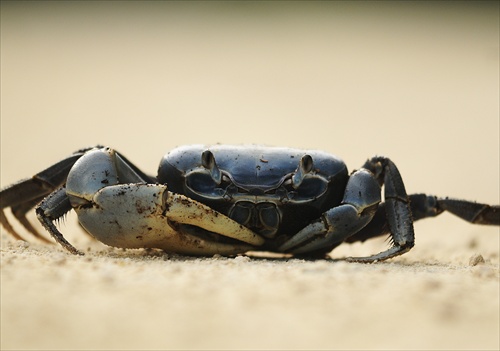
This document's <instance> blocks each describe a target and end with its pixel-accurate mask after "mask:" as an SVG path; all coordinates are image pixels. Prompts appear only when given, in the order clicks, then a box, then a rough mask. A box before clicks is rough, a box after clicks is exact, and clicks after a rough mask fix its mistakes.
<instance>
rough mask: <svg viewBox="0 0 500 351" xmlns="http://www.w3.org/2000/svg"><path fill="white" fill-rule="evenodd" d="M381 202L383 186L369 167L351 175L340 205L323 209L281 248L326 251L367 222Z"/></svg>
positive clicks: (300, 252) (297, 250) (301, 251)
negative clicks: (319, 216)
mask: <svg viewBox="0 0 500 351" xmlns="http://www.w3.org/2000/svg"><path fill="white" fill-rule="evenodd" d="M379 202H380V186H379V185H378V184H377V182H376V180H375V178H374V177H373V175H372V174H371V173H370V172H368V171H367V170H363V169H361V170H359V171H357V172H355V173H353V174H352V175H351V177H350V178H349V181H348V183H347V187H346V191H345V195H344V199H343V201H342V204H341V205H340V206H337V207H334V208H331V209H330V210H328V211H326V212H325V213H323V215H322V216H321V218H320V219H318V220H317V221H315V222H313V223H311V224H310V225H308V226H307V227H305V228H304V229H302V230H301V231H299V232H298V233H297V234H295V235H294V236H293V237H292V238H291V239H290V240H288V241H287V242H285V244H283V245H282V246H281V247H280V248H279V250H280V251H283V252H291V253H293V254H317V253H327V252H329V251H331V250H332V249H333V248H334V247H335V246H338V245H339V244H341V243H342V242H343V241H345V240H346V239H347V238H348V237H350V236H351V235H353V234H355V233H356V232H358V231H359V230H361V229H362V228H363V227H364V226H366V225H367V224H368V223H369V222H370V221H371V219H372V217H373V215H374V213H375V210H376V208H377V205H378V204H379Z"/></svg>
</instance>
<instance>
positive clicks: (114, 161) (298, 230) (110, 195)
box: [0, 145, 500, 263]
mask: <svg viewBox="0 0 500 351" xmlns="http://www.w3.org/2000/svg"><path fill="white" fill-rule="evenodd" d="M382 189H383V192H384V201H382ZM7 207H10V208H11V210H12V213H13V216H14V217H15V218H16V219H17V220H18V221H19V222H20V223H21V224H22V225H23V226H24V227H25V228H26V229H27V230H28V231H29V232H31V233H32V234H33V235H34V236H36V237H38V238H40V239H42V240H45V241H48V240H47V239H45V237H43V236H41V235H40V234H39V233H38V231H37V230H36V229H35V228H34V227H33V226H32V224H31V223H30V222H29V221H28V220H27V218H26V214H27V212H28V211H29V210H31V209H32V208H34V207H36V210H35V211H36V215H37V217H38V219H39V221H40V222H41V224H42V225H43V227H45V229H46V230H47V231H48V232H49V233H50V235H51V236H52V237H53V238H54V239H55V241H56V242H57V243H59V244H60V245H62V246H63V247H64V248H65V249H66V250H68V251H69V252H71V253H73V254H83V253H82V252H81V251H79V250H77V249H76V248H75V247H74V246H73V245H71V244H70V243H69V242H68V241H67V240H66V239H65V238H64V236H63V235H62V233H61V232H60V231H59V230H58V229H57V227H56V226H55V222H56V221H57V220H58V219H59V218H61V217H62V216H64V215H65V214H66V213H67V212H68V211H70V210H71V209H73V210H74V211H75V212H76V213H77V215H78V220H79V223H80V224H81V225H82V227H83V228H84V229H85V230H86V231H87V232H88V233H89V234H91V236H93V237H94V238H95V239H97V240H98V241H100V242H102V243H104V244H106V245H109V246H113V247H119V248H157V249H162V250H165V251H167V252H174V253H178V254H185V255H198V256H211V255H215V254H219V255H226V256H229V255H236V254H240V253H246V252H248V251H268V252H278V253H285V254H292V255H295V256H306V257H312V258H320V257H326V255H327V254H328V253H330V251H332V250H333V249H334V248H335V247H337V246H338V245H340V244H342V243H353V242H357V241H365V240H367V239H370V238H374V237H377V236H381V235H387V234H389V235H390V239H391V246H390V247H389V248H388V249H387V250H385V251H382V252H380V253H377V254H374V255H371V256H367V257H348V258H346V259H347V260H349V261H354V262H365V263H371V262H377V261H383V260H386V259H389V258H392V257H395V256H398V255H401V254H403V253H405V252H407V251H409V250H410V249H411V248H412V247H413V246H414V243H415V234H414V229H413V222H414V221H416V220H419V219H422V218H426V217H434V216H437V215H438V214H440V213H442V212H443V211H449V212H451V213H453V214H455V215H457V216H458V217H461V218H463V219H465V220H466V221H468V222H471V223H476V224H489V225H500V206H490V205H487V204H480V203H475V202H471V201H466V200H457V199H450V198H447V197H445V198H442V197H436V196H432V195H426V194H413V195H407V193H406V190H405V186H404V184H403V180H402V178H401V175H400V173H399V171H398V169H397V167H396V165H395V164H394V163H393V162H392V161H391V160H390V159H389V158H387V157H382V156H375V157H372V158H370V159H368V160H367V161H366V162H365V163H364V165H363V166H362V167H361V168H360V169H358V170H355V171H353V172H351V173H350V174H349V173H348V170H347V167H346V165H345V163H344V162H343V161H342V160H341V159H340V158H338V157H336V156H334V155H331V154H328V153H326V152H322V151H318V150H300V149H293V148H284V147H282V148H279V147H265V146H253V145H252V146H232V145H214V146H204V145H188V146H181V147H178V148H176V149H174V150H172V151H170V152H169V153H167V154H166V155H165V156H164V157H163V159H162V160H161V162H160V165H159V169H158V174H157V176H156V177H154V176H151V175H148V174H146V173H144V172H143V171H141V170H140V169H139V168H138V167H136V166H135V165H134V164H133V163H131V162H130V161H129V160H127V159H126V158H125V157H124V156H123V155H122V154H120V153H119V152H117V151H115V150H114V149H111V148H109V147H103V146H96V147H92V148H84V149H81V150H78V151H76V152H74V153H73V154H71V155H70V156H68V157H66V158H65V159H63V160H61V161H59V162H58V163H56V164H54V165H52V166H50V167H49V168H47V169H45V170H43V171H41V172H40V173H38V174H36V175H34V176H33V177H32V178H28V179H25V180H21V181H19V182H17V183H15V184H13V185H10V186H7V187H6V188H4V189H2V190H1V191H0V223H1V224H2V225H3V227H4V228H5V229H6V230H7V231H8V232H9V233H10V234H11V235H12V236H14V237H15V238H16V239H20V240H22V238H21V236H20V235H19V234H18V233H17V232H16V231H15V230H14V229H13V227H12V226H11V225H10V223H9V222H8V220H7V217H6V216H5V214H4V212H3V209H4V208H7Z"/></svg>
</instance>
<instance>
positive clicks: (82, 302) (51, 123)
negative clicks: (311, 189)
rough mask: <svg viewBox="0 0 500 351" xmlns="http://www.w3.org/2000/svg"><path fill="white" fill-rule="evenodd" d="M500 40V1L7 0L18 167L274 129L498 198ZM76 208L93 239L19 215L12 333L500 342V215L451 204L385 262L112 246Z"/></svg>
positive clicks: (80, 337)
mask: <svg viewBox="0 0 500 351" xmlns="http://www.w3.org/2000/svg"><path fill="white" fill-rule="evenodd" d="M499 40H500V38H499V5H498V3H497V2H487V3H482V2H471V3H462V2H437V3H436V2H422V3H407V2H388V3H385V2H367V3H365V2H354V3H347V2H314V3H301V2H290V3H289V2H272V3H265V2H256V3H253V2H245V3H239V2H238V3H236V2H235V3H218V2H188V3H180V2H106V3H100V2H2V3H1V179H0V185H1V186H2V187H3V186H6V185H8V184H10V183H12V182H14V181H16V180H18V179H20V178H24V177H27V176H30V175H32V174H34V173H36V172H38V171H40V170H41V169H43V168H44V167H46V166H48V165H51V164H52V163H54V162H56V161H57V160H59V159H60V158H62V157H64V156H66V155H68V154H69V153H71V152H72V151H74V150H76V149H79V148H81V147H84V146H89V145H94V144H98V143H99V144H106V145H109V146H112V147H114V148H116V149H118V150H119V151H121V152H122V153H123V154H125V155H126V156H127V157H128V158H129V159H130V160H132V161H133V162H134V163H135V164H137V165H138V166H139V167H140V168H141V169H143V170H145V171H147V172H150V173H154V172H155V171H156V168H157V164H158V162H159V160H160V158H161V156H162V155H163V153H165V152H166V151H168V150H169V149H172V148H174V147H175V146H178V145H182V144H190V143H205V144H210V143H218V142H220V143H258V144H266V145H279V146H291V147H301V148H315V149H322V150H325V151H328V152H331V153H335V154H337V155H339V156H341V157H342V158H343V159H344V160H345V161H346V163H347V164H348V166H349V167H350V169H352V168H356V167H359V166H360V165H361V164H362V163H363V162H364V161H365V159H366V158H368V157H370V156H373V155H375V154H381V155H385V156H389V157H391V158H392V159H393V160H394V161H395V162H396V164H397V165H398V167H399V169H400V171H401V172H402V174H403V177H404V180H405V183H406V187H407V190H408V192H409V193H415V192H427V193H431V194H437V195H449V196H454V197H461V198H466V199H471V200H477V201H480V202H485V203H493V204H498V203H500V199H499V191H500V190H499V179H500V176H499V170H500V166H499V159H500V156H499V152H500V151H499V149H500V145H499V144H500V136H499V105H500V101H499V96H500V92H499ZM31 218H32V219H33V220H34V216H31ZM75 222H76V217H75V216H72V215H70V216H68V218H67V220H66V222H65V224H64V225H62V227H61V228H62V230H63V232H64V233H65V234H67V235H66V236H67V237H68V239H69V240H70V241H71V242H72V243H74V244H75V245H76V246H77V247H80V248H81V247H82V246H83V247H84V248H85V247H87V246H91V247H92V248H93V250H92V251H91V252H89V253H88V254H87V256H85V257H83V258H77V257H73V256H68V255H66V254H65V253H64V252H63V251H62V250H61V249H60V248H59V247H57V246H49V245H44V244H41V243H39V242H37V241H36V240H35V239H31V238H30V244H29V245H28V244H23V243H22V242H15V241H14V240H13V239H12V238H10V237H8V236H7V235H6V234H5V233H4V231H3V230H2V271H1V273H2V275H1V280H2V281H1V283H2V285H1V294H2V295H1V348H2V349H19V348H31V349H56V348H61V349H90V348H97V349H105V348H116V349H123V348H131V349H144V348H156V349H165V348H176V349H184V348H190V349H192V348H201V349H217V348H231V349H255V348H266V349H270V348H278V349H291V348H301V349H304V348H305V349H308V348H310V349H318V348H324V349H336V348H337V349H349V348H357V349H438V348H442V349H460V348H462V349H498V348H499V347H500V341H499V332H498V329H499V325H500V323H499V319H500V311H499V299H500V293H499V285H500V283H499V263H498V262H499V257H498V255H499V254H498V252H499V230H498V227H493V228H491V227H490V228H485V227H479V226H472V225H469V224H467V223H465V222H463V221H461V220H459V219H456V218H453V217H452V216H451V215H448V214H444V215H442V216H441V217H439V218H436V219H434V220H427V221H424V222H421V223H417V225H416V231H417V239H416V241H417V245H416V247H415V248H414V249H413V250H412V252H410V253H408V254H407V255H405V256H403V257H401V258H397V259H394V260H392V261H390V262H388V263H383V264H378V265H369V266H365V265H358V264H349V265H348V264H345V263H342V262H341V263H332V262H324V261H323V262H302V261H298V260H292V261H289V262H284V261H273V260H271V261H269V260H264V261H261V260H255V259H252V260H250V259H247V258H245V257H239V258H236V259H227V260H226V259H206V260H186V259H183V258H175V257H174V258H172V257H171V258H170V259H168V257H166V256H162V255H161V254H160V253H152V254H145V253H144V252H142V251H126V252H125V251H120V250H108V249H106V248H103V247H102V246H99V245H97V244H95V243H92V242H91V241H90V240H89V239H88V238H87V237H86V236H85V235H83V234H82V232H81V230H80V229H79V228H78V227H77V226H76V225H75ZM20 233H21V234H22V235H23V236H24V237H26V238H29V234H27V233H26V232H24V231H22V229H20ZM385 247H386V243H385V242H384V241H383V240H375V241H374V242H373V243H367V244H365V245H351V246H345V247H341V248H339V249H338V250H336V251H334V252H333V254H332V256H335V257H340V256H343V255H346V254H369V253H374V252H378V251H380V250H382V249H383V248H385ZM476 252H478V253H481V254H482V255H483V257H484V258H485V259H486V263H485V264H483V265H479V266H475V267H470V266H468V260H469V257H470V256H472V255H473V254H474V253H476Z"/></svg>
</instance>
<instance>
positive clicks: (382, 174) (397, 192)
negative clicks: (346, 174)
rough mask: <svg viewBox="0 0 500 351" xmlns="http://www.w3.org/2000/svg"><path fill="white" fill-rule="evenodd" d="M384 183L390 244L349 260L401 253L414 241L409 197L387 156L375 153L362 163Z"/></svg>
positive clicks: (396, 170)
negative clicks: (374, 252)
mask: <svg viewBox="0 0 500 351" xmlns="http://www.w3.org/2000/svg"><path fill="white" fill-rule="evenodd" d="M363 168H365V169H368V170H370V171H371V172H372V173H373V174H374V175H375V177H376V178H377V180H378V182H379V184H380V185H382V184H383V185H384V187H385V189H384V196H385V210H386V219H387V224H388V226H389V231H390V233H391V241H392V243H393V245H392V247H390V248H389V249H387V250H386V251H383V252H380V253H378V254H376V255H372V256H368V257H348V258H347V260H348V261H351V262H364V263H372V262H377V261H383V260H387V259H389V258H392V257H395V256H399V255H402V254H403V253H405V252H408V251H409V250H411V248H412V247H413V246H414V245H415V232H414V229H413V218H412V212H411V207H410V200H409V197H408V195H407V194H406V189H405V186H404V183H403V179H402V178H401V174H400V173H399V170H398V168H397V167H396V165H395V164H394V163H393V162H392V161H391V160H390V159H388V158H386V157H381V156H376V157H373V158H371V159H369V160H368V161H366V163H365V164H364V165H363Z"/></svg>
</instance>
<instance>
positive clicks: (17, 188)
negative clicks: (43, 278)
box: [0, 151, 84, 240]
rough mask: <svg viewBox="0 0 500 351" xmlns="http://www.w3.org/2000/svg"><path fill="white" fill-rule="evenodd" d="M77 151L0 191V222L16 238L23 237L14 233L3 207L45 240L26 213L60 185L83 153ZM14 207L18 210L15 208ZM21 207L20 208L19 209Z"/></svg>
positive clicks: (35, 234) (20, 238)
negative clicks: (11, 211) (9, 209)
mask: <svg viewBox="0 0 500 351" xmlns="http://www.w3.org/2000/svg"><path fill="white" fill-rule="evenodd" d="M83 152H84V151H77V152H75V153H74V154H72V155H70V156H68V157H66V158H65V159H63V160H61V161H59V162H58V163H56V164H54V165H52V166H50V167H49V168H47V169H45V170H43V171H41V172H39V173H37V174H35V175H34V176H33V177H31V178H28V179H23V180H20V181H19V182H17V183H15V184H12V185H10V186H8V187H6V188H3V189H2V190H1V191H0V224H2V226H3V227H4V228H5V229H6V230H7V231H8V232H9V233H10V234H11V235H12V236H14V237H15V238H16V239H18V240H23V238H22V237H21V236H20V235H19V234H18V233H16V231H15V230H14V229H13V228H12V226H11V225H10V223H9V222H8V220H7V217H6V216H5V214H4V213H3V209H4V208H7V207H11V208H12V210H13V212H14V217H15V218H16V219H17V220H18V221H19V222H21V224H23V226H24V227H25V228H26V229H28V231H30V232H31V233H32V234H33V235H34V236H36V237H38V238H39V239H42V240H46V239H45V238H44V237H43V236H41V235H40V234H39V233H38V232H37V231H36V230H35V229H34V228H33V227H32V226H31V225H30V224H29V223H28V220H27V219H26V213H27V212H28V211H29V210H30V209H31V208H33V207H34V206H35V205H36V204H37V203H38V202H40V201H41V200H42V199H43V198H44V197H45V196H46V195H48V194H50V193H51V192H52V191H54V190H55V189H57V188H58V187H60V186H62V185H63V184H64V182H65V181H66V176H67V175H68V173H69V170H70V169H71V167H72V166H73V164H74V163H75V162H76V161H77V160H78V159H79V158H80V157H81V156H82V155H83ZM16 208H17V209H18V210H16ZM19 209H21V210H19Z"/></svg>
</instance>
